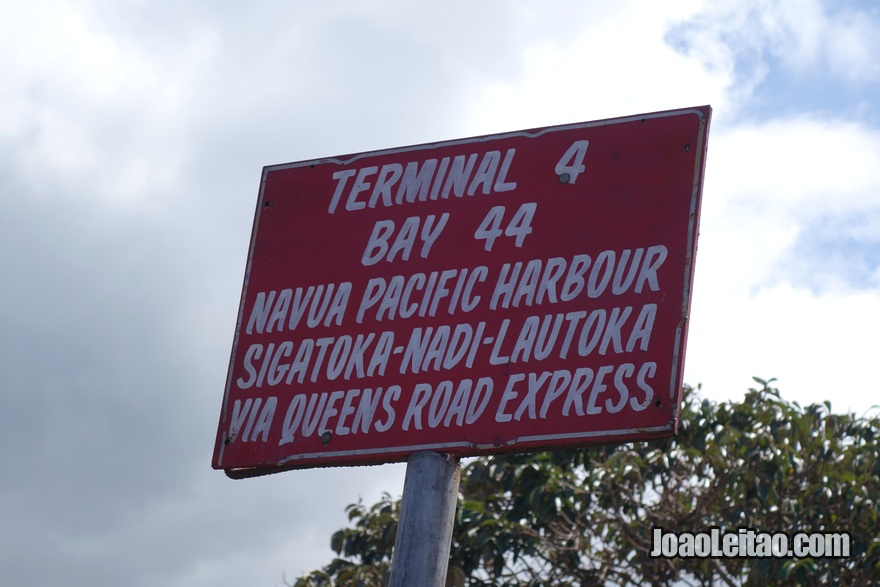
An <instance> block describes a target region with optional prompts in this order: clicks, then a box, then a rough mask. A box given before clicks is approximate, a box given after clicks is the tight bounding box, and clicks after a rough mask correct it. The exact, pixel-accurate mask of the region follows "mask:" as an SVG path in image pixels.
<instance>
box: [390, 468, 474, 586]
mask: <svg viewBox="0 0 880 587" xmlns="http://www.w3.org/2000/svg"><path fill="white" fill-rule="evenodd" d="M460 479H461V465H460V463H459V462H458V459H457V458H455V457H453V456H451V455H443V454H440V453H436V452H417V453H413V454H412V455H411V456H410V457H409V459H408V460H407V462H406V480H405V481H404V485H403V503H402V504H401V508H400V520H398V523H397V537H396V538H395V540H394V551H393V555H392V559H391V587H412V586H413V585H419V586H420V587H443V586H444V585H445V584H446V571H447V567H448V564H449V549H450V547H451V545H452V529H453V526H454V522H455V507H456V502H457V498H458V484H459V481H460Z"/></svg>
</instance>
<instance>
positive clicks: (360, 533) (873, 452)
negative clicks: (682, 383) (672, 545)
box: [295, 379, 880, 587]
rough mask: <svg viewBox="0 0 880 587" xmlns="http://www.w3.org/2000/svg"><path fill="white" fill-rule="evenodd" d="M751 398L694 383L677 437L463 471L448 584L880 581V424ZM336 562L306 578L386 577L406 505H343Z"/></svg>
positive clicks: (760, 393)
mask: <svg viewBox="0 0 880 587" xmlns="http://www.w3.org/2000/svg"><path fill="white" fill-rule="evenodd" d="M756 381H757V382H758V383H759V384H760V386H761V387H760V388H758V389H752V390H750V391H749V392H748V393H747V394H746V396H745V398H744V400H743V401H742V402H724V403H720V404H716V403H713V402H710V401H708V400H700V399H699V398H698V396H697V394H696V393H694V392H693V391H692V390H690V389H688V390H686V393H685V399H684V401H683V405H682V412H681V425H680V429H679V433H678V435H677V436H676V437H674V438H671V439H668V440H664V441H655V442H650V443H632V444H623V445H618V446H606V447H597V448H587V449H579V450H568V451H557V452H545V453H532V454H524V455H512V456H496V457H486V458H478V459H475V460H473V461H471V462H469V463H468V464H467V465H466V466H465V468H464V470H463V474H462V481H461V487H460V496H459V507H458V510H457V513H456V521H455V531H454V536H453V544H452V552H451V556H450V562H449V564H450V573H449V581H448V583H449V584H450V585H468V586H482V585H486V586H488V585H505V586H518V587H524V586H527V585H548V586H549V585H553V586H566V585H583V586H589V585H606V584H610V585H671V584H673V583H674V584H676V585H820V584H822V585H824V584H841V585H869V584H878V583H880V522H878V510H877V508H878V506H877V499H878V496H880V487H878V485H880V481H878V479H880V458H878V436H880V419H878V418H876V417H873V418H859V417H856V416H854V415H852V414H847V415H840V414H833V413H831V406H830V404H829V403H828V402H825V404H824V405H810V406H807V407H803V408H802V407H801V406H800V405H799V404H798V403H796V402H788V401H785V400H783V399H782V397H781V396H780V394H779V391H778V390H777V389H775V388H773V387H771V386H770V384H771V383H772V380H771V381H762V380H760V379H756ZM348 513H349V519H350V520H351V521H352V523H353V527H351V528H347V529H343V530H340V531H339V532H337V533H336V534H334V535H333V538H332V540H331V546H332V548H333V550H334V552H336V553H337V555H339V558H336V559H335V560H334V561H333V562H331V563H330V564H329V565H327V566H326V567H325V568H323V569H322V570H320V571H313V572H311V573H309V574H308V575H306V576H304V577H301V578H300V579H298V580H297V581H296V583H295V585H296V586H297V587H329V586H335V585H357V586H379V585H383V584H384V583H385V582H387V573H388V570H389V567H390V558H391V549H392V546H393V544H394V536H395V532H396V529H397V525H396V520H397V515H398V513H399V502H398V501H397V500H393V499H391V497H390V496H388V495H385V496H384V497H383V498H382V500H381V501H380V502H379V503H377V504H375V505H374V506H372V507H370V508H369V509H367V508H365V507H364V506H363V505H362V504H357V505H351V506H349V507H348ZM653 526H662V527H663V528H664V529H665V530H667V531H674V532H683V531H702V530H706V529H708V528H710V527H713V526H718V527H720V528H722V529H723V530H725V531H733V532H736V531H737V530H738V529H739V528H741V527H747V528H752V529H756V530H760V531H766V532H776V531H784V532H787V533H793V532H797V531H806V532H849V533H850V534H851V536H852V544H851V556H850V557H849V558H847V559H815V560H814V559H803V560H797V559H769V558H763V559H699V558H687V559H682V558H677V559H660V558H651V557H650V556H649V555H648V552H649V550H650V548H651V531H652V527H653Z"/></svg>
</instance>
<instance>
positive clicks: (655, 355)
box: [213, 106, 711, 476]
mask: <svg viewBox="0 0 880 587" xmlns="http://www.w3.org/2000/svg"><path fill="white" fill-rule="evenodd" d="M710 116H711V108H710V107H708V106H702V107H696V108H687V109H682V110H675V111H667V112H657V113H652V114H644V115H638V116H629V117H625V118H617V119H610V120H600V121H595V122H585V123H580V124H569V125H564V126H555V127H548V128H539V129H533V130H526V131H520V132H510V133H504V134H498V135H491V136H483V137H476V138H469V139H462V140H454V141H447V142H440V143H432V144H425V145H416V146H411V147H403V148H398V149H388V150H384V151H375V152H369V153H360V154H354V155H346V156H341V157H333V158H329V159H316V160H313V161H304V162H300V163H290V164H285V165H273V166H269V167H266V168H264V169H263V176H262V181H261V183H260V191H259V197H258V200H257V209H256V215H255V219H254V225H253V232H252V236H251V245H250V253H249V257H248V262H247V269H246V272H245V278H244V287H243V290H242V296H241V305H240V309H239V315H238V323H237V326H236V330H235V339H234V343H233V348H232V356H231V360H230V365H229V373H228V377H227V382H226V392H225V396H224V398H223V406H222V412H221V416H220V424H219V429H218V431H217V439H216V448H215V452H214V459H213V465H214V467H215V468H221V469H225V470H226V471H227V474H229V475H230V476H250V475H256V474H265V473H268V472H274V471H278V470H283V469H290V468H301V467H314V466H327V465H357V464H368V463H381V462H390V461H401V460H405V459H406V458H407V456H408V455H409V454H410V453H412V452H415V451H422V450H431V451H437V452H443V453H450V454H456V455H461V456H464V455H477V454H485V453H496V452H512V451H527V450H535V449H543V448H554V447H557V448H558V447H570V446H581V445H587V444H600V443H614V442H622V441H632V440H645V439H651V438H659V437H665V436H670V435H672V434H674V433H675V431H676V429H677V426H678V413H679V403H680V396H681V386H682V370H683V365H684V354H685V340H686V336H687V325H688V308H689V305H690V294H691V286H692V283H693V269H694V255H695V252H696V245H697V233H698V222H699V212H700V195H701V189H702V178H703V169H704V165H705V158H706V141H707V133H708V129H709V120H710Z"/></svg>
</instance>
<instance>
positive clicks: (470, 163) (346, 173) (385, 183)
mask: <svg viewBox="0 0 880 587" xmlns="http://www.w3.org/2000/svg"><path fill="white" fill-rule="evenodd" d="M515 154H516V149H507V151H506V152H505V154H504V159H502V158H501V151H487V152H486V153H483V155H482V157H480V163H479V164H478V165H477V164H476V162H477V158H478V157H479V155H478V154H477V153H471V154H470V155H469V156H465V155H456V156H455V157H443V158H442V159H440V160H439V164H438V160H437V159H427V160H425V161H422V162H421V163H419V162H417V161H410V162H408V163H407V164H406V167H404V166H403V165H402V164H400V163H386V164H385V165H383V166H382V167H381V169H380V168H379V167H377V166H375V165H372V166H367V167H361V168H359V169H342V170H340V171H337V172H335V173H334V174H333V180H334V181H335V182H336V189H335V190H334V192H333V197H332V198H331V199H330V206H329V207H328V208H327V211H328V212H329V213H330V214H334V213H336V210H337V207H338V206H339V202H340V201H341V200H342V198H343V196H345V210H347V211H349V212H354V211H356V210H362V209H364V208H367V207H369V208H375V207H376V206H377V205H379V204H381V205H382V206H386V207H389V206H394V205H397V204H405V203H407V204H412V203H413V202H417V201H418V202H425V201H428V200H437V199H438V198H442V199H448V198H449V196H450V195H453V196H455V197H457V198H461V197H464V196H465V195H468V196H473V195H475V194H476V193H477V192H479V193H482V194H490V193H493V192H494V193H499V192H509V191H513V190H515V189H516V182H515V181H509V180H508V179H507V174H508V173H509V172H510V166H511V164H512V163H513V157H514V155H515ZM373 176H376V177H375V179H374V178H373ZM352 177H355V180H354V182H352V183H351V184H349V182H348V180H349V179H351V178H352ZM367 192H369V196H367V195H366V194H367ZM364 198H365V199H364Z"/></svg>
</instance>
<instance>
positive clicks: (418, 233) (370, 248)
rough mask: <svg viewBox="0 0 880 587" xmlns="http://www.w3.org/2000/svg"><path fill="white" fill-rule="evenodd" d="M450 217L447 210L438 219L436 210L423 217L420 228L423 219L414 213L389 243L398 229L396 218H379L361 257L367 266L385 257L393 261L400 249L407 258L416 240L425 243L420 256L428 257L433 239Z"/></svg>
mask: <svg viewBox="0 0 880 587" xmlns="http://www.w3.org/2000/svg"><path fill="white" fill-rule="evenodd" d="M448 220H449V213H448V212H444V213H443V214H441V215H440V218H439V219H436V218H435V216H434V214H429V215H428V216H427V217H426V218H425V219H424V224H422V226H421V230H419V224H420V223H421V222H422V219H421V218H419V217H418V216H411V217H410V218H407V219H406V220H405V221H404V222H403V225H402V226H401V227H400V231H399V232H398V233H397V234H396V236H395V237H394V242H393V243H391V244H389V241H390V240H391V235H393V234H394V232H395V230H396V228H395V224H394V221H393V220H380V221H379V222H377V223H376V225H375V226H374V227H373V232H372V234H371V235H370V240H369V241H367V248H366V250H364V254H363V256H362V257H361V263H362V264H364V265H366V266H370V265H375V264H376V263H378V262H379V261H381V260H382V259H383V258H385V260H386V261H389V262H390V261H394V257H395V256H396V255H397V253H400V258H401V260H403V261H408V260H409V255H410V253H411V252H412V249H413V246H414V245H415V244H416V240H419V241H421V243H422V244H421V247H420V249H419V256H420V257H421V258H423V259H425V258H427V257H428V253H430V252H431V247H432V246H434V242H435V241H436V240H437V237H438V236H440V233H441V232H442V231H443V228H444V227H445V226H446V222H447V221H448Z"/></svg>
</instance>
